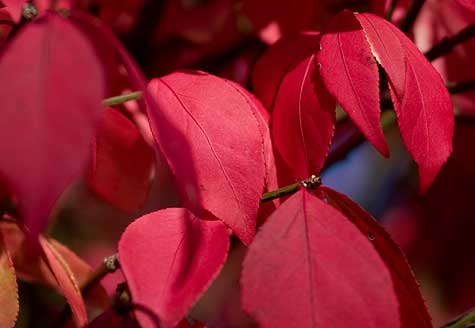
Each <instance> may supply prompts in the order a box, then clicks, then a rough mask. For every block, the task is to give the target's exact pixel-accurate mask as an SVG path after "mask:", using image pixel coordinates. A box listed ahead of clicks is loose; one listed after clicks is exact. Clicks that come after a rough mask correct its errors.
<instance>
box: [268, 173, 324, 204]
mask: <svg viewBox="0 0 475 328" xmlns="http://www.w3.org/2000/svg"><path fill="white" fill-rule="evenodd" d="M321 184H322V180H321V179H320V177H317V176H316V175H312V176H311V177H309V178H308V179H305V180H302V181H299V182H296V183H293V184H291V185H288V186H285V187H282V188H279V189H277V190H274V191H271V192H268V193H265V194H264V195H262V198H261V204H262V203H266V202H270V201H271V200H274V199H276V198H280V197H284V196H287V195H291V194H293V193H295V192H297V191H298V190H299V189H300V188H301V187H304V188H307V189H316V188H318V187H319V186H320V185H321Z"/></svg>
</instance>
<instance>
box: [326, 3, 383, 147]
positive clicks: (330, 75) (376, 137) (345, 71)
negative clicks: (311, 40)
mask: <svg viewBox="0 0 475 328" xmlns="http://www.w3.org/2000/svg"><path fill="white" fill-rule="evenodd" d="M320 46H321V47H320V49H321V50H320V51H319V52H318V53H317V61H318V63H319V64H320V65H321V67H320V73H321V76H322V79H323V81H324V83H325V86H326V87H327V89H328V91H329V92H330V93H331V94H332V95H333V97H334V98H335V99H336V101H337V102H338V103H339V104H340V105H341V106H342V107H343V109H344V110H345V111H346V112H347V113H348V115H349V116H350V118H351V119H352V120H353V121H354V122H355V124H356V125H357V126H358V128H359V129H360V130H361V132H362V133H363V134H364V135H365V137H366V138H367V139H368V140H369V141H370V142H371V143H372V144H373V145H374V147H375V148H376V149H377V150H378V151H379V152H380V153H381V154H383V155H384V156H388V155H389V150H388V147H387V144H386V141H385V139H384V134H383V130H382V128H381V123H380V101H379V75H378V65H377V63H376V61H375V60H374V58H373V55H372V53H371V49H370V46H369V44H368V42H367V40H366V36H365V34H364V31H363V29H362V28H361V26H360V24H359V23H358V20H356V18H355V17H354V14H353V13H352V12H350V11H346V10H345V11H343V12H341V13H340V14H338V15H337V16H335V17H334V18H333V19H332V21H331V23H330V25H329V27H328V29H327V31H326V32H325V33H324V34H323V35H322V38H321V42H320Z"/></svg>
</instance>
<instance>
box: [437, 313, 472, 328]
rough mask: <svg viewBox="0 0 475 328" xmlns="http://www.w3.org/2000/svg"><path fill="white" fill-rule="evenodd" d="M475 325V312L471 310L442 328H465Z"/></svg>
mask: <svg viewBox="0 0 475 328" xmlns="http://www.w3.org/2000/svg"><path fill="white" fill-rule="evenodd" d="M473 324H475V310H474V309H471V310H469V311H467V312H465V313H464V314H462V315H461V316H459V317H458V318H456V319H455V320H453V321H451V322H449V323H447V324H445V325H443V326H442V327H441V328H465V327H468V326H469V325H473Z"/></svg>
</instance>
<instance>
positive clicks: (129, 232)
mask: <svg viewBox="0 0 475 328" xmlns="http://www.w3.org/2000/svg"><path fill="white" fill-rule="evenodd" d="M228 249H229V237H228V233H227V229H226V227H225V226H224V224H223V223H221V222H220V221H204V220H200V219H197V218H196V217H195V216H193V215H192V214H191V213H190V212H188V211H187V210H186V209H183V208H168V209H165V210H160V211H158V212H153V213H151V214H147V215H145V216H143V217H141V218H139V219H138V220H136V221H135V222H133V223H132V224H131V225H129V226H128V228H127V229H126V230H125V232H124V233H123V235H122V237H121V239H120V242H119V260H120V263H121V268H122V270H123V272H124V275H125V277H126V280H127V284H128V286H129V289H130V292H131V294H132V299H133V302H134V303H136V304H139V305H143V306H147V307H148V308H149V309H151V310H152V311H153V312H154V313H155V314H156V316H157V317H158V318H159V320H160V322H161V323H162V324H163V325H164V327H173V326H174V325H176V324H177V323H178V322H179V321H180V320H181V319H182V318H183V317H184V316H185V315H186V314H187V312H188V311H189V309H190V308H191V306H192V305H193V304H194V303H195V302H196V301H197V300H198V298H199V297H200V296H201V294H202V293H203V292H204V291H205V290H206V289H207V287H208V286H209V285H210V283H211V282H212V281H213V280H214V278H215V277H216V275H217V274H218V273H219V271H220V270H221V267H222V266H223V264H224V261H225V259H226V256H227V252H228ZM136 314H137V319H138V320H139V322H140V324H141V325H142V326H143V327H144V328H147V327H154V325H153V323H152V322H151V321H150V319H149V318H148V316H147V315H145V314H144V313H142V312H138V311H136Z"/></svg>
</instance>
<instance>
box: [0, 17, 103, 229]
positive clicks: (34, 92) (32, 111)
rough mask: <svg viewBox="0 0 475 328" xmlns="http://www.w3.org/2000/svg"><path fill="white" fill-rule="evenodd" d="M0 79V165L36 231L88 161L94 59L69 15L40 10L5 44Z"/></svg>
mask: <svg viewBox="0 0 475 328" xmlns="http://www.w3.org/2000/svg"><path fill="white" fill-rule="evenodd" d="M0 84H1V85H2V88H0V108H1V109H2V120H0V131H1V132H0V136H1V138H0V153H2V154H3V155H2V160H1V161H0V172H1V173H2V174H3V175H4V176H5V178H6V179H7V180H8V182H9V183H10V184H11V186H12V188H13V190H14V192H15V193H16V196H17V199H18V203H19V208H20V211H21V213H22V216H23V218H24V221H25V222H26V223H27V225H28V226H29V228H30V230H31V232H32V234H33V235H37V234H38V233H39V232H40V231H41V230H42V229H43V228H44V226H45V225H46V222H47V219H48V216H49V215H50V212H51V210H52V208H53V206H54V204H55V202H56V201H57V200H58V198H59V196H60V195H61V193H62V192H63V191H64V190H65V188H66V187H67V186H68V185H69V184H70V183H71V182H72V181H73V180H74V179H75V178H76V177H77V176H79V175H80V173H81V172H82V170H83V168H84V165H85V163H86V162H87V159H88V155H89V145H90V142H91V139H92V136H93V134H94V130H95V126H96V122H97V120H98V118H99V117H100V112H101V100H102V98H103V89H104V86H103V76H102V73H101V66H100V64H99V63H98V60H97V58H96V56H95V54H94V51H93V49H92V48H91V46H90V45H89V43H88V41H87V40H86V39H85V37H84V36H83V35H82V34H81V32H80V31H79V30H78V29H77V28H76V27H75V26H74V25H73V24H72V23H71V22H70V21H68V20H67V19H65V18H63V17H61V16H59V15H56V14H53V13H46V14H45V15H43V16H42V17H40V18H38V19H36V20H35V21H33V22H31V23H29V24H28V25H27V26H25V27H24V28H23V29H22V30H21V31H20V32H19V33H18V34H17V35H16V38H15V39H14V40H12V41H11V43H10V44H9V45H8V46H7V47H6V48H5V49H4V52H3V54H2V56H1V58H0Z"/></svg>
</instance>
